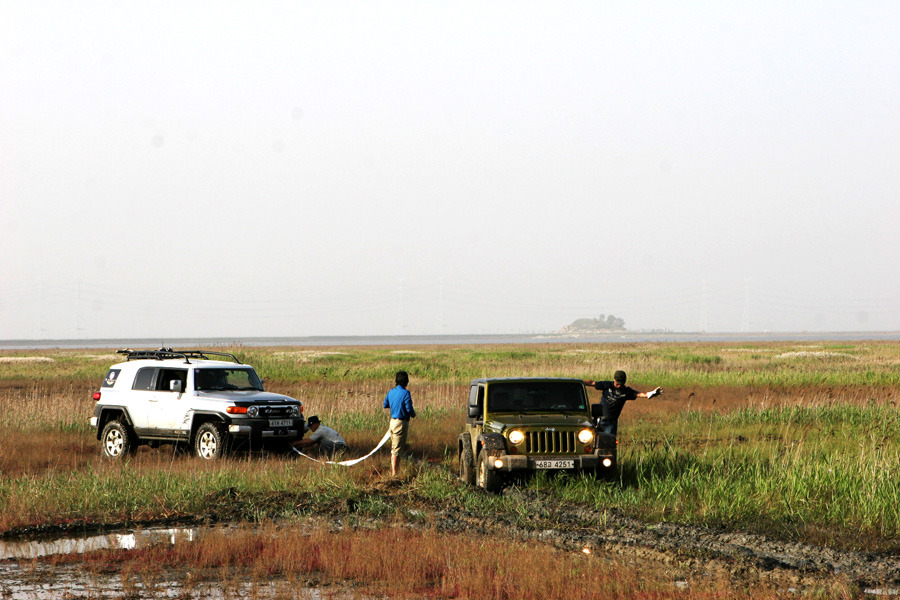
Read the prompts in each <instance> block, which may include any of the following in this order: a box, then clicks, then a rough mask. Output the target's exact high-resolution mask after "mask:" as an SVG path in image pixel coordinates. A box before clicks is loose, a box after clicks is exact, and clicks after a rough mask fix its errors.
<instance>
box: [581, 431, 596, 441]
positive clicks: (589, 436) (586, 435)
mask: <svg viewBox="0 0 900 600" xmlns="http://www.w3.org/2000/svg"><path fill="white" fill-rule="evenodd" d="M578 441H579V442H581V443H582V444H590V443H591V442H592V441H594V432H593V431H591V430H590V429H582V430H581V431H579V432H578Z"/></svg>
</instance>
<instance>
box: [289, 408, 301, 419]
mask: <svg viewBox="0 0 900 600" xmlns="http://www.w3.org/2000/svg"><path fill="white" fill-rule="evenodd" d="M291 416H292V417H299V416H300V407H299V406H292V407H291Z"/></svg>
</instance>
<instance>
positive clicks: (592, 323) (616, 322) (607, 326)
mask: <svg viewBox="0 0 900 600" xmlns="http://www.w3.org/2000/svg"><path fill="white" fill-rule="evenodd" d="M612 331H625V319H620V318H619V317H616V316H614V315H600V316H599V317H596V318H593V319H576V320H575V321H573V322H572V324H571V325H567V326H566V327H563V328H562V329H561V330H560V331H559V333H609V332H612Z"/></svg>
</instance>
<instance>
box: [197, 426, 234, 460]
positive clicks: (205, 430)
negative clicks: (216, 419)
mask: <svg viewBox="0 0 900 600" xmlns="http://www.w3.org/2000/svg"><path fill="white" fill-rule="evenodd" d="M230 449H231V436H230V435H228V433H227V432H226V431H225V426H224V425H222V424H220V423H204V424H203V425H201V426H200V428H199V429H198V430H197V437H196V439H195V440H194V450H195V451H196V453H197V456H199V457H200V458H202V459H204V460H216V459H219V458H223V457H224V456H226V455H227V454H228V451H229V450H230Z"/></svg>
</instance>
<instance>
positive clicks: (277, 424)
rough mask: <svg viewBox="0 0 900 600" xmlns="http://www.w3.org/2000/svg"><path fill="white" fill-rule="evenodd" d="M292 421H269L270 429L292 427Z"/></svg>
mask: <svg viewBox="0 0 900 600" xmlns="http://www.w3.org/2000/svg"><path fill="white" fill-rule="evenodd" d="M290 426H291V420H290V419H269V427H290Z"/></svg>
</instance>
